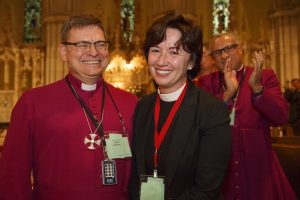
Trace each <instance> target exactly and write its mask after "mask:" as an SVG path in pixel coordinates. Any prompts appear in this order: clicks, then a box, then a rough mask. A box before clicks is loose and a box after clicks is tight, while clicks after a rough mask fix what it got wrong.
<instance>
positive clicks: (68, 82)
mask: <svg viewBox="0 0 300 200" xmlns="http://www.w3.org/2000/svg"><path fill="white" fill-rule="evenodd" d="M65 80H66V82H67V84H68V86H69V87H70V89H71V91H72V93H73V94H74V96H75V97H76V99H77V100H78V102H79V103H80V105H81V106H82V108H83V109H84V110H85V112H86V113H87V114H88V116H89V118H90V119H91V120H92V122H93V124H94V125H95V127H97V126H98V125H99V124H98V123H99V122H97V120H96V119H95V117H94V115H93V114H92V112H91V111H90V109H89V107H88V106H87V105H86V104H85V102H84V101H83V100H82V98H81V97H80V96H79V95H78V94H77V92H76V90H75V89H74V87H73V85H72V84H71V82H70V81H69V79H68V77H65ZM105 90H106V91H107V93H108V95H109V97H110V99H111V101H112V103H113V105H114V108H115V109H116V111H117V112H118V116H119V119H120V123H121V125H122V128H123V133H127V131H126V128H125V123H124V119H123V117H122V115H121V113H120V111H119V109H118V106H117V104H116V102H115V100H114V98H113V97H112V95H111V93H110V91H109V89H108V88H107V87H106V84H105V81H104V80H103V87H102V105H101V115H103V112H104V101H105ZM98 133H99V135H100V138H103V137H104V132H103V126H102V124H100V127H99V130H98ZM104 144H105V140H104Z"/></svg>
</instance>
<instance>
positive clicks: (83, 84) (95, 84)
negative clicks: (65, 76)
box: [81, 83, 97, 91]
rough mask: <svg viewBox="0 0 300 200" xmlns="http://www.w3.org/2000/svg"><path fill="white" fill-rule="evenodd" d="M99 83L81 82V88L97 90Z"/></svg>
mask: <svg viewBox="0 0 300 200" xmlns="http://www.w3.org/2000/svg"><path fill="white" fill-rule="evenodd" d="M96 87H97V83H94V84H92V85H87V84H85V83H81V89H82V90H85V91H94V90H96Z"/></svg>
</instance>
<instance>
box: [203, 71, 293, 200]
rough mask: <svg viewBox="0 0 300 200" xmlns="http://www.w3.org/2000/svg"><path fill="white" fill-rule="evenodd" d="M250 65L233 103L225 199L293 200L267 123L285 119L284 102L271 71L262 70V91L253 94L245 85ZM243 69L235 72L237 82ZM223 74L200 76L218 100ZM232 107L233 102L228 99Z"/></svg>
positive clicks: (286, 107) (270, 124)
mask: <svg viewBox="0 0 300 200" xmlns="http://www.w3.org/2000/svg"><path fill="white" fill-rule="evenodd" d="M252 71H253V68H250V67H246V71H245V76H244V80H243V81H242V83H241V85H240V91H239V94H238V95H237V100H236V101H237V102H236V106H235V110H236V111H235V124H234V126H233V129H232V130H233V131H232V155H231V162H230V168H229V173H228V176H227V179H226V180H225V182H224V196H225V199H228V200H232V199H243V200H260V199H266V200H273V199H276V200H287V199H289V200H294V199H296V197H295V194H294V192H293V190H292V188H291V186H290V184H289V182H288V180H287V178H286V176H285V174H284V172H283V170H282V168H281V166H280V163H279V162H278V159H277V157H276V154H275V153H274V151H273V149H272V141H271V133H270V126H280V125H283V124H284V123H286V122H287V120H288V105H287V103H286V101H285V100H284V98H283V96H282V93H281V91H280V86H279V82H278V80H277V78H276V76H275V74H274V72H273V71H272V70H263V72H262V81H261V83H262V85H263V87H264V91H263V94H262V95H261V96H258V97H254V96H253V94H252V91H251V88H250V86H249V84H248V81H249V77H250V75H251V73H252ZM242 74H243V70H240V71H238V72H237V78H238V80H239V81H240V82H241V79H242ZM222 80H223V74H221V73H220V72H215V73H213V74H210V75H208V76H204V77H202V78H201V79H200V81H199V86H200V87H201V88H203V89H204V90H206V91H208V92H210V93H212V94H213V95H214V96H216V97H218V98H220V99H222V96H223V93H224V86H223V83H222V82H224V81H222ZM228 106H229V109H230V110H231V109H232V106H233V102H232V101H229V102H228Z"/></svg>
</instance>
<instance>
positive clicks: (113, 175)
mask: <svg viewBox="0 0 300 200" xmlns="http://www.w3.org/2000/svg"><path fill="white" fill-rule="evenodd" d="M102 183H103V185H115V184H117V169H116V161H114V160H103V161H102Z"/></svg>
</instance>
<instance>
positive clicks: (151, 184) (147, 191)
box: [140, 177, 165, 200]
mask: <svg viewBox="0 0 300 200" xmlns="http://www.w3.org/2000/svg"><path fill="white" fill-rule="evenodd" d="M140 194H141V196H140V200H164V196H165V184H164V179H162V178H154V177H148V178H147V181H146V182H141V193H140Z"/></svg>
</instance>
